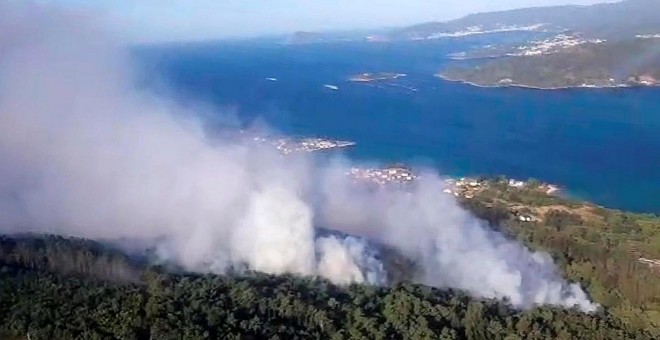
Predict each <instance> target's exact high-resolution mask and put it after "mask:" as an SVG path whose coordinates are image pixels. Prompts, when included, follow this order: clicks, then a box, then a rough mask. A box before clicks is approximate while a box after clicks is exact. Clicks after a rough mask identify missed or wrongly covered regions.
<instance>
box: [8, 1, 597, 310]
mask: <svg viewBox="0 0 660 340" xmlns="http://www.w3.org/2000/svg"><path fill="white" fill-rule="evenodd" d="M97 19H98V18H95V17H91V16H88V14H81V13H70V12H64V11H60V10H57V9H54V8H51V7H44V6H41V5H34V4H32V5H31V4H24V3H23V4H17V3H16V2H0V232H2V233H53V234H62V235H70V236H78V237H87V238H93V239H99V240H117V239H147V240H164V241H162V242H161V243H160V244H159V248H158V254H160V255H161V256H162V257H163V258H165V259H169V260H172V261H176V262H177V263H178V264H180V265H182V266H184V267H185V268H187V269H189V270H196V271H202V272H215V273H223V272H225V271H227V270H229V269H240V268H244V269H250V270H257V271H263V272H267V273H274V274H280V273H295V274H301V275H318V276H323V277H326V278H328V279H330V280H331V281H333V282H336V283H338V284H348V283H353V282H357V283H370V284H386V269H387V268H385V267H384V265H383V263H382V261H381V254H379V250H378V249H377V247H376V246H375V245H376V244H380V245H383V246H387V247H390V248H392V249H396V250H397V251H399V252H400V253H401V254H403V255H405V256H406V257H408V258H410V259H411V260H413V261H416V263H419V264H420V266H421V267H422V269H423V271H422V273H421V274H420V275H419V277H417V278H416V279H417V280H418V281H419V282H422V283H425V284H429V285H434V286H438V287H453V288H458V289H463V290H466V291H468V292H470V293H472V294H474V295H477V296H482V297H494V298H505V299H508V300H509V301H510V302H511V303H512V304H513V305H514V306H516V307H521V308H528V307H533V306H535V305H540V304H552V305H558V306H566V307H572V306H578V307H579V308H581V309H582V310H585V311H592V310H594V309H595V308H596V305H594V304H592V303H591V302H590V301H589V299H588V298H587V297H586V295H585V293H584V292H583V291H582V290H581V289H580V287H579V286H577V285H573V284H569V283H567V282H565V281H564V280H563V279H562V278H561V276H560V274H559V273H558V271H557V268H556V266H555V265H554V264H553V262H552V259H551V258H550V257H549V256H548V255H547V254H544V253H536V252H533V251H531V250H529V249H527V248H525V247H524V246H522V245H520V244H518V243H516V242H513V241H510V240H508V239H506V238H505V237H504V236H503V235H501V234H498V233H497V232H494V231H492V230H491V229H489V228H488V226H486V225H485V224H484V223H483V222H481V221H479V220H477V219H475V218H474V217H472V216H471V215H470V214H469V213H467V212H466V211H464V210H463V209H461V208H460V207H459V206H458V204H457V203H456V202H455V201H454V200H453V199H451V198H449V197H447V196H446V195H443V194H442V193H441V187H442V181H441V180H440V178H438V177H437V176H435V175H433V174H427V175H426V176H424V178H425V179H424V181H421V182H419V183H417V184H416V185H414V186H413V187H411V188H407V189H405V190H404V189H400V188H399V189H391V190H367V189H363V188H360V187H356V186H355V185H354V184H352V183H351V182H350V181H349V180H347V179H346V177H345V176H344V175H343V172H344V166H343V165H341V164H339V163H337V164H331V165H327V164H326V165H324V166H319V162H316V161H315V160H314V159H313V157H311V156H287V157H283V156H281V155H279V154H277V153H275V152H274V151H273V150H270V149H267V148H264V147H261V146H257V145H253V144H251V143H249V142H247V141H244V140H241V139H240V138H236V137H232V138H229V137H223V136H220V137H218V138H219V140H213V141H210V140H209V138H208V137H207V136H206V134H205V129H204V126H203V123H202V122H200V121H198V120H195V119H194V118H191V117H194V116H195V113H194V112H188V109H184V108H182V107H180V106H178V105H177V104H176V103H175V102H174V101H172V100H168V99H167V98H163V97H157V96H155V95H153V94H151V93H149V92H146V91H145V90H140V89H138V88H137V87H136V86H135V81H134V78H133V77H134V75H133V74H134V72H133V71H132V65H131V63H130V58H129V56H128V54H127V52H126V49H125V47H123V46H122V44H120V43H119V42H118V41H115V40H113V39H112V37H109V36H107V35H106V34H105V33H104V31H103V29H102V27H98V26H97V25H96V24H95V23H98V22H101V21H100V20H97ZM217 114H218V115H221V113H217ZM320 225H322V226H324V228H328V229H332V232H329V233H322V232H320V231H319V229H317V228H315V226H320Z"/></svg>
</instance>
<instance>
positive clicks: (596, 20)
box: [390, 0, 660, 40]
mask: <svg viewBox="0 0 660 340" xmlns="http://www.w3.org/2000/svg"><path fill="white" fill-rule="evenodd" d="M658 13H660V1H659V0H625V1H622V2H617V3H604V4H597V5H591V6H553V7H535V8H524V9H516V10H509V11H502V12H492V13H479V14H472V15H468V16H466V17H463V18H461V19H457V20H453V21H448V22H429V23H424V24H419V25H415V26H410V27H405V28H401V29H397V30H394V31H392V32H391V33H390V38H392V39H397V40H401V39H420V38H432V37H437V36H442V34H453V33H456V32H468V31H470V30H473V31H474V30H477V29H478V31H479V32H489V31H501V30H504V29H509V30H530V29H532V28H533V29H535V30H551V31H560V30H565V31H575V32H580V33H582V34H585V35H588V36H597V37H604V38H609V39H620V38H627V37H634V36H635V35H645V34H656V33H660V17H658ZM540 24H542V26H540V27H534V26H535V25H540Z"/></svg>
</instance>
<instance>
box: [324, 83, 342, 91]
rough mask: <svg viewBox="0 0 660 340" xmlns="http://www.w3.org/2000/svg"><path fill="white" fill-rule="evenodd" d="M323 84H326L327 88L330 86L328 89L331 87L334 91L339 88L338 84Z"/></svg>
mask: <svg viewBox="0 0 660 340" xmlns="http://www.w3.org/2000/svg"><path fill="white" fill-rule="evenodd" d="M323 86H324V87H325V88H328V89H331V90H334V91H337V90H339V87H338V86H336V85H329V84H325V85H323Z"/></svg>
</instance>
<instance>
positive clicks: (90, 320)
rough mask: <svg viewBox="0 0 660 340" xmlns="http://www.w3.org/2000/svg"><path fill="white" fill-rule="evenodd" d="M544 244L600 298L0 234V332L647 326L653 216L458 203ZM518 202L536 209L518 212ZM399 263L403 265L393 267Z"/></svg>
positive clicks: (655, 254) (538, 198)
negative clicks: (489, 290) (200, 265)
mask: <svg viewBox="0 0 660 340" xmlns="http://www.w3.org/2000/svg"><path fill="white" fill-rule="evenodd" d="M462 203H463V204H464V206H465V207H466V208H468V209H469V210H471V211H473V212H474V213H475V214H476V215H477V216H479V217H481V218H483V219H485V220H488V221H490V222H491V223H492V225H493V226H498V228H500V230H501V231H502V232H504V233H507V234H508V235H510V236H511V237H515V238H518V239H519V240H520V241H522V242H524V243H525V244H527V245H528V246H530V247H532V248H534V249H543V250H546V251H548V252H550V253H551V254H552V255H553V256H554V258H555V259H556V261H557V263H558V264H559V266H560V267H561V269H562V270H563V272H564V273H565V276H566V277H568V278H569V279H570V280H573V281H575V282H579V283H581V284H582V285H583V286H584V287H585V288H586V289H587V291H588V292H589V294H590V295H591V297H592V298H593V299H594V300H595V301H596V302H598V303H600V304H601V305H602V306H603V308H602V309H601V310H599V311H598V312H597V313H594V314H584V313H581V312H580V311H578V310H566V309H560V308H553V307H539V308H536V309H533V310H528V311H520V310H515V309H512V308H510V307H508V305H507V303H506V302H505V301H498V300H488V299H477V298H474V297H470V296H468V295H466V294H465V293H463V292H461V291H456V290H448V289H436V288H432V287H427V286H423V285H416V284H412V283H410V282H406V281H403V282H399V283H396V284H394V285H393V286H391V287H376V286H369V285H351V286H336V285H333V284H331V283H330V282H328V281H326V280H324V279H321V278H314V277H299V276H294V275H283V276H271V275H265V274H260V273H249V274H247V275H240V276H239V275H210V274H209V275H199V274H191V273H184V272H181V271H173V270H171V269H168V268H163V267H158V266H152V265H149V263H148V262H147V261H142V260H140V259H136V258H131V257H128V256H127V255H126V254H124V253H123V252H121V251H119V250H117V249H114V248H112V247H110V246H107V245H103V244H100V243H97V242H94V241H89V240H83V239H77V238H65V237H59V236H41V235H39V236H13V237H10V236H0V321H1V322H0V339H10V340H13V339H30V340H33V339H266V338H268V339H511V340H512V339H654V338H657V337H658V335H659V334H660V333H659V332H658V330H659V329H660V327H659V325H660V288H659V287H660V275H659V273H658V271H657V270H655V269H654V268H652V267H650V266H649V265H648V264H644V263H641V262H640V261H639V258H640V257H642V256H645V257H647V258H656V259H657V258H660V219H659V218H658V217H657V216H652V215H638V214H630V213H624V212H619V211H613V210H607V209H603V208H600V207H596V206H591V205H587V204H584V203H581V202H574V201H569V200H565V199H561V198H557V197H554V196H549V195H543V194H539V193H538V191H534V190H518V189H512V188H507V186H506V184H505V182H502V183H498V182H493V184H492V185H490V186H489V188H488V189H486V190H483V191H482V192H480V193H479V195H478V196H477V197H475V198H474V199H471V200H464V201H463V202H462ZM520 214H527V215H531V216H536V217H541V218H540V219H539V220H538V221H535V222H532V223H525V222H522V221H520V220H519V219H517V218H516V216H518V215H520ZM399 269H400V270H403V271H405V268H399Z"/></svg>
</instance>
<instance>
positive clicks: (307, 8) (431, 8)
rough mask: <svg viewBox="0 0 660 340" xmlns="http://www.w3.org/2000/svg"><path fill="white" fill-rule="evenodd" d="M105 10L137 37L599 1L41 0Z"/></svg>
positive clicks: (175, 37) (283, 29)
mask: <svg viewBox="0 0 660 340" xmlns="http://www.w3.org/2000/svg"><path fill="white" fill-rule="evenodd" d="M42 2H47V3H57V4H63V5H67V6H70V7H72V8H78V9H89V8H90V7H91V8H92V9H95V10H100V11H102V12H105V13H106V14H107V15H108V17H109V18H111V20H112V21H113V25H112V26H113V27H114V28H115V29H116V30H118V31H119V33H121V34H123V35H126V36H127V37H128V38H130V39H132V40H138V41H182V40H183V41H185V40H206V39H218V38H227V37H250V36H260V35H272V34H283V33H290V32H293V31H298V30H307V31H319V30H348V29H364V28H379V27H391V26H400V25H409V24H415V23H420V22H425V21H443V20H449V19H453V18H458V17H461V16H464V15H467V14H470V13H475V12H487V11H497V10H506V9H513V8H522V7H531V6H547V5H565V4H575V5H589V4H594V3H599V2H604V1H598V0H503V1H492V0H460V1H459V0H445V1H440V0H406V1H403V0H314V1H302V0H270V1H257V0H167V1H161V0H140V1H133V0H117V1H104V0H42Z"/></svg>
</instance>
